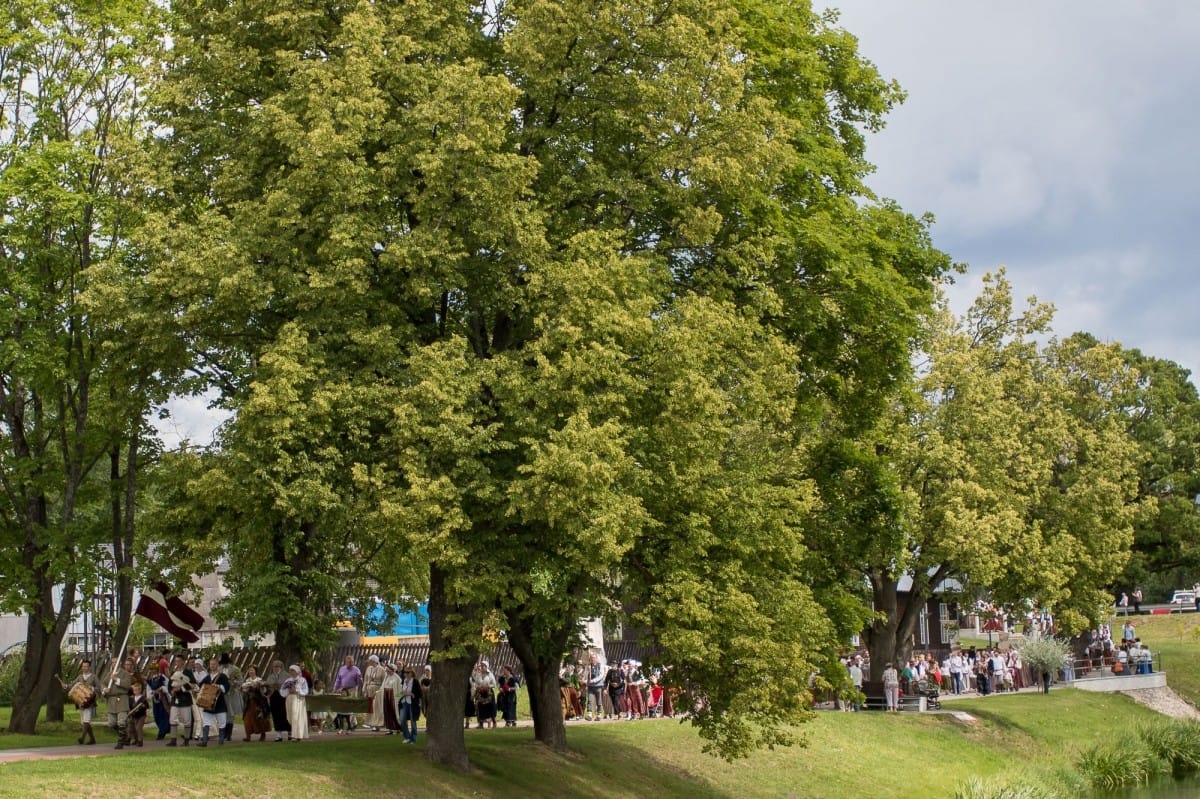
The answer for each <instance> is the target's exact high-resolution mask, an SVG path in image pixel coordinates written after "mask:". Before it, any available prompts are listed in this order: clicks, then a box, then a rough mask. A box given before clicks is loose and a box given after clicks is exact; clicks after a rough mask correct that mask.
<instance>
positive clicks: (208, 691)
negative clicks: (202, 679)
mask: <svg viewBox="0 0 1200 799" xmlns="http://www.w3.org/2000/svg"><path fill="white" fill-rule="evenodd" d="M220 695H221V689H220V688H219V687H217V684H216V683H212V682H209V683H205V684H204V685H201V686H200V693H198V694H196V705H197V706H198V707H199V708H200V709H201V710H212V709H213V708H214V707H216V706H217V697H219V696H220Z"/></svg>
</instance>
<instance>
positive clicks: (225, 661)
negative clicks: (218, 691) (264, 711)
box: [220, 652, 246, 741]
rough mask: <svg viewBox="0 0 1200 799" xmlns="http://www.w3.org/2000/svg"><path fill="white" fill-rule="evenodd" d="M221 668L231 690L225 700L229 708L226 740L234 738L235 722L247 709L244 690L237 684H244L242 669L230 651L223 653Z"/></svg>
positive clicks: (226, 720) (226, 722) (226, 721)
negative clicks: (243, 697) (243, 695)
mask: <svg viewBox="0 0 1200 799" xmlns="http://www.w3.org/2000/svg"><path fill="white" fill-rule="evenodd" d="M220 669H221V673H222V674H224V675H225V677H226V679H227V680H228V682H229V690H228V691H227V692H226V694H225V702H226V704H227V705H228V708H229V712H228V714H227V716H226V719H225V740H226V741H231V740H233V725H234V722H235V720H236V719H237V717H238V716H241V715H242V714H243V713H245V710H246V708H245V704H244V703H243V699H242V692H241V691H239V690H237V686H239V685H241V684H242V670H241V669H239V668H238V667H237V664H236V663H234V662H233V660H232V659H231V658H230V657H229V653H228V652H222V653H221V663H220Z"/></svg>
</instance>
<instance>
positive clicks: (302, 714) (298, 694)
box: [283, 666, 308, 741]
mask: <svg viewBox="0 0 1200 799" xmlns="http://www.w3.org/2000/svg"><path fill="white" fill-rule="evenodd" d="M283 689H284V690H286V691H287V717H288V724H290V725H291V727H292V732H291V734H290V735H288V740H289V741H303V740H304V739H305V738H307V737H308V680H306V679H304V675H303V674H302V673H301V671H300V667H299V666H288V678H287V679H286V680H285V681H284V683H283Z"/></svg>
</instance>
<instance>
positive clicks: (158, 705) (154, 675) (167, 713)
mask: <svg viewBox="0 0 1200 799" xmlns="http://www.w3.org/2000/svg"><path fill="white" fill-rule="evenodd" d="M147 671H148V672H149V674H148V675H147V677H146V698H147V699H148V700H149V701H150V710H151V712H153V713H154V726H155V727H157V728H158V740H160V741H161V740H162V739H163V738H166V737H167V734H168V733H170V732H171V694H170V693H168V691H167V677H166V675H165V674H161V673H160V672H159V670H158V664H157V663H155V662H153V661H151V663H150V665H149V666H148V667H147Z"/></svg>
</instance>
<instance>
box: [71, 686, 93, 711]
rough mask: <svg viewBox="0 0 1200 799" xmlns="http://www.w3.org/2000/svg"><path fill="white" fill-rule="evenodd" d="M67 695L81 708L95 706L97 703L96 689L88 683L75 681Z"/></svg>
mask: <svg viewBox="0 0 1200 799" xmlns="http://www.w3.org/2000/svg"><path fill="white" fill-rule="evenodd" d="M67 696H69V697H70V698H71V701H72V702H74V703H75V706H76V707H78V708H80V709H82V708H85V707H93V706H94V705H95V704H96V689H95V688H93V687H92V686H90V685H88V684H87V683H82V682H77V683H75V684H74V685H72V686H71V690H69V691H67Z"/></svg>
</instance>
